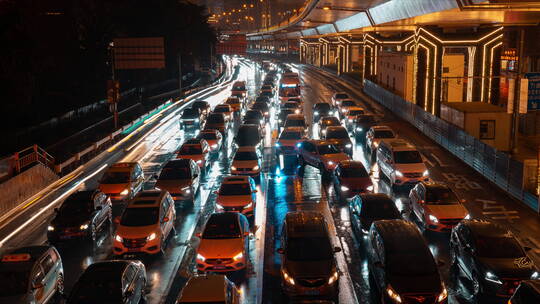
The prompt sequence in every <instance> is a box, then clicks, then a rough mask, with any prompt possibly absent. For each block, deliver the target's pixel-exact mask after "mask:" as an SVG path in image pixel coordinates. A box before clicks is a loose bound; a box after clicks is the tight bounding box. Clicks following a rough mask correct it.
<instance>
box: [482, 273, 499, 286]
mask: <svg viewBox="0 0 540 304" xmlns="http://www.w3.org/2000/svg"><path fill="white" fill-rule="evenodd" d="M486 280H487V281H490V282H493V283H497V284H502V282H501V281H500V280H499V278H498V277H497V276H496V275H495V274H494V273H493V272H490V271H487V272H486Z"/></svg>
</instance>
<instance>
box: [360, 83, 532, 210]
mask: <svg viewBox="0 0 540 304" xmlns="http://www.w3.org/2000/svg"><path fill="white" fill-rule="evenodd" d="M364 92H365V93H366V94H368V95H369V96H371V97H372V98H373V99H375V100H376V101H378V102H379V103H380V104H382V105H383V106H385V107H386V108H388V109H389V110H391V111H392V112H393V113H394V114H396V115H398V116H399V117H401V118H402V119H404V120H406V121H408V122H409V123H411V124H412V125H414V126H415V127H416V128H418V130H420V131H422V133H424V134H425V135H426V136H428V137H429V138H431V139H432V140H434V141H436V142H437V143H438V144H439V145H441V146H443V147H444V148H445V149H446V150H448V151H450V152H452V154H454V155H455V156H456V157H458V158H460V159H461V160H463V161H464V162H465V163H467V164H468V165H469V166H470V167H471V168H473V169H474V170H476V171H477V172H478V173H480V174H482V175H483V176H484V177H486V178H487V179H488V180H490V181H491V182H493V183H495V184H496V185H497V186H499V187H500V188H501V189H503V190H504V191H506V192H507V193H509V194H510V195H511V196H513V197H515V198H516V199H518V200H520V201H522V202H523V203H525V204H526V205H527V206H529V207H530V208H532V209H533V210H535V211H536V212H538V211H539V204H538V197H536V196H535V195H534V194H532V193H530V192H527V191H525V190H524V187H523V186H524V185H523V163H522V162H519V161H516V160H514V159H511V158H510V157H509V155H508V154H507V153H504V152H500V151H497V150H496V149H494V148H492V147H491V146H489V145H486V144H484V143H483V142H481V141H480V140H478V139H476V138H475V137H473V136H471V135H469V134H467V132H465V131H463V130H462V129H460V128H458V127H456V126H454V125H452V124H450V123H448V122H446V121H444V120H442V119H440V118H438V117H436V116H434V115H432V114H430V113H428V112H426V111H424V110H422V109H421V108H420V107H418V106H416V105H415V104H413V103H411V102H408V101H406V100H405V99H403V98H401V97H400V96H398V95H395V94H393V93H391V92H389V91H387V90H385V89H383V88H381V87H379V86H378V85H376V84H375V83H373V82H371V81H369V80H364Z"/></svg>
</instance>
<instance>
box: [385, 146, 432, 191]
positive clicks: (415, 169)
mask: <svg viewBox="0 0 540 304" xmlns="http://www.w3.org/2000/svg"><path fill="white" fill-rule="evenodd" d="M377 165H378V167H379V177H381V178H382V177H383V176H386V177H387V178H388V180H389V181H390V185H391V186H392V188H394V187H412V186H414V185H416V184H417V183H418V182H421V181H424V182H427V181H430V179H429V171H428V169H427V167H426V165H425V164H424V159H423V157H422V155H421V154H420V152H418V150H417V149H416V147H415V146H414V145H412V144H411V143H409V142H407V141H405V140H403V139H390V140H388V139H384V140H382V141H381V142H380V144H379V147H378V148H377Z"/></svg>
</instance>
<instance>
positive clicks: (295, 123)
mask: <svg viewBox="0 0 540 304" xmlns="http://www.w3.org/2000/svg"><path fill="white" fill-rule="evenodd" d="M305 126H306V122H305V121H304V120H303V119H287V122H285V127H305Z"/></svg>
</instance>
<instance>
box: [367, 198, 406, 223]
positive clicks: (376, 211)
mask: <svg viewBox="0 0 540 304" xmlns="http://www.w3.org/2000/svg"><path fill="white" fill-rule="evenodd" d="M362 217H364V218H369V219H372V220H379V219H399V218H401V214H400V213H399V210H397V208H396V205H395V204H394V202H393V201H392V200H380V199H373V200H366V201H365V202H363V203H362Z"/></svg>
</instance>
